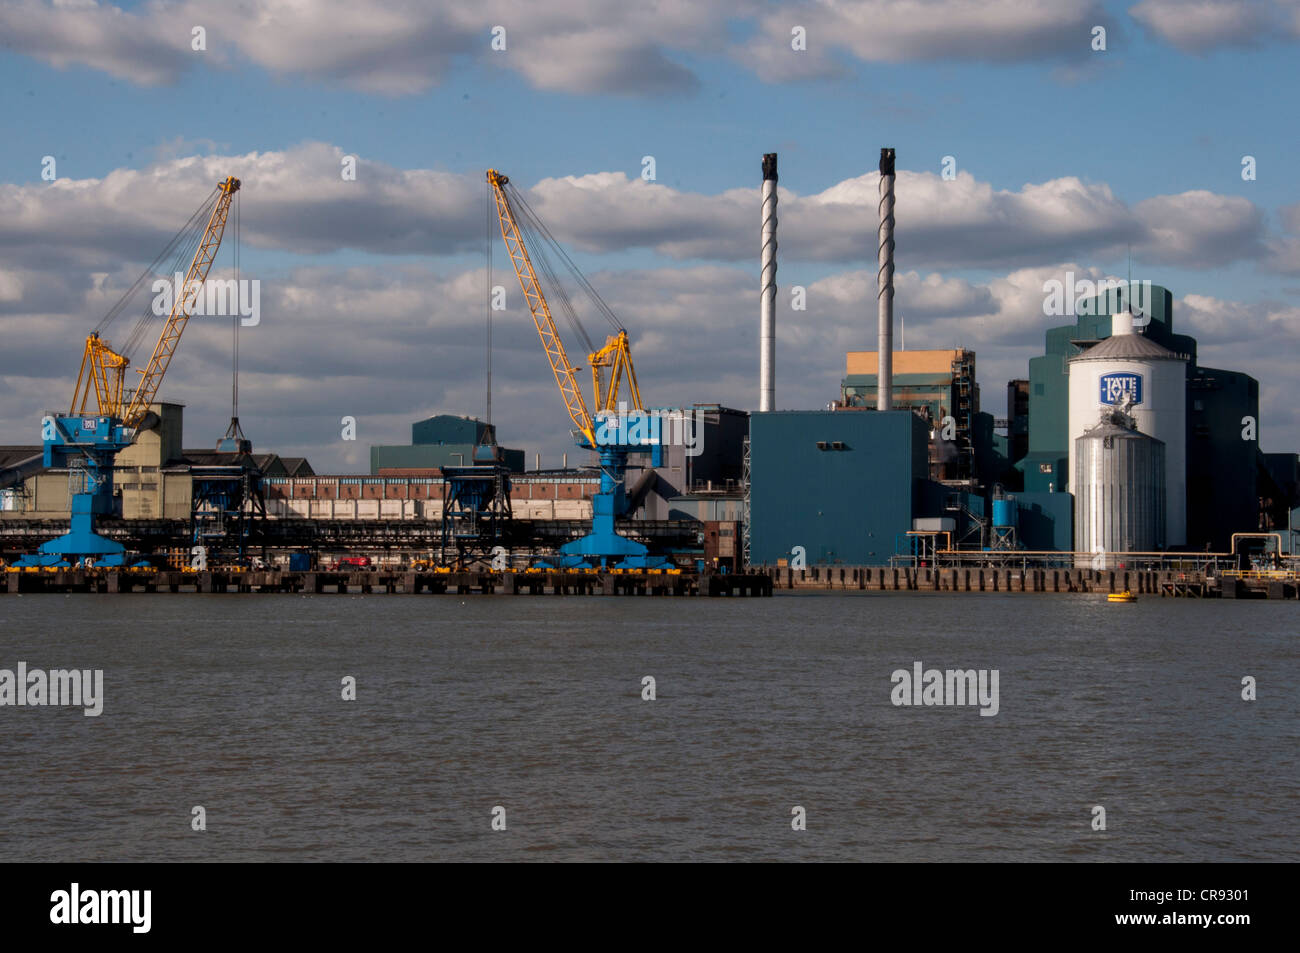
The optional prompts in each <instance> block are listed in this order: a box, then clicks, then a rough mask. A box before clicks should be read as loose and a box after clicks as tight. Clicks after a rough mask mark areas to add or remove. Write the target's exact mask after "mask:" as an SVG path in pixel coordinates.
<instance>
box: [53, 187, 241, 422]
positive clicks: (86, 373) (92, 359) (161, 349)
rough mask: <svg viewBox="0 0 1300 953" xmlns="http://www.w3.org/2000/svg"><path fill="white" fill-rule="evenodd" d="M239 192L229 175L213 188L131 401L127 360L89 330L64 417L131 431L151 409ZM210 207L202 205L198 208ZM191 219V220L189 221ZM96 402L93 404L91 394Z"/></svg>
mask: <svg viewBox="0 0 1300 953" xmlns="http://www.w3.org/2000/svg"><path fill="white" fill-rule="evenodd" d="M238 191H239V180H238V179H236V178H235V177H234V176H233V175H232V176H227V177H226V178H225V179H224V180H222V181H221V182H219V183H218V184H217V188H216V193H217V195H216V201H215V202H211V205H212V208H211V211H210V212H209V214H208V221H207V226H206V227H205V228H204V230H203V236H202V238H201V240H200V242H199V247H198V249H197V250H196V251H195V253H194V258H193V260H192V261H191V262H190V264H189V269H188V270H187V271H186V273H185V279H184V282H183V283H182V285H181V286H180V287H179V288H177V289H175V293H174V295H173V296H172V304H171V309H170V312H169V313H168V315H167V320H166V321H165V322H164V323H163V327H162V331H161V333H159V335H158V341H157V343H156V344H154V349H153V354H152V355H151V356H150V358H149V363H148V364H146V365H145V366H144V368H143V369H140V370H138V373H139V374H140V381H139V383H138V384H137V385H136V386H135V388H134V389H133V390H132V391H131V395H130V401H129V402H128V403H126V406H125V407H124V406H123V401H124V400H125V398H124V395H123V387H124V380H123V379H124V377H125V374H126V368H127V365H128V364H129V363H130V361H129V359H128V358H126V357H125V356H123V355H121V354H119V353H117V352H116V351H114V350H113V348H112V347H111V346H110V345H109V343H108V342H107V341H105V340H104V339H103V338H102V337H101V336H100V332H99V330H95V331H92V332H91V333H90V335H89V336H88V337H87V338H86V346H85V350H84V351H83V352H82V356H81V370H80V372H79V373H78V374H77V386H76V389H75V390H74V391H73V394H72V407H71V409H70V410H69V411H68V416H70V417H72V416H84V415H85V414H87V413H94V414H98V415H100V416H106V417H117V418H119V419H120V420H121V421H122V424H123V426H125V427H129V428H134V427H135V426H137V425H138V424H139V423H140V421H142V420H143V419H144V416H145V414H147V413H148V412H149V405H150V404H151V403H153V400H154V398H155V397H156V396H157V395H158V388H159V387H160V386H161V385H162V380H163V376H164V375H165V374H166V373H167V367H168V365H169V364H170V363H171V359H172V355H173V354H175V353H176V345H177V344H179V343H180V340H181V334H183V333H184V331H185V326H186V325H187V324H188V323H189V320H190V316H191V315H192V314H193V312H194V304H195V300H196V299H197V297H198V295H199V294H200V293H201V292H202V290H203V283H204V282H205V281H206V280H207V278H208V272H209V271H210V270H211V269H212V262H213V260H214V259H215V258H216V256H217V249H218V248H220V247H221V239H222V236H223V235H224V234H225V231H226V220H227V218H229V216H230V203H231V201H232V200H233V199H234V197H235V193H236V192H238ZM208 204H209V203H208V202H205V203H204V205H203V206H202V208H206V207H207V205H208ZM191 220H193V218H192V219H191ZM92 393H93V395H94V398H95V402H94V404H93V405H92V404H91V395H92Z"/></svg>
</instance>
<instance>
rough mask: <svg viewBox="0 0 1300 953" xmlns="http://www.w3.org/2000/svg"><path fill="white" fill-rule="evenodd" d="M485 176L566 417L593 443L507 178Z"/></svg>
mask: <svg viewBox="0 0 1300 953" xmlns="http://www.w3.org/2000/svg"><path fill="white" fill-rule="evenodd" d="M487 180H488V183H489V184H490V185H491V186H492V193H493V195H495V196H496V204H497V218H498V220H499V221H500V224H501V238H502V239H503V240H504V241H505V243H506V251H508V252H509V253H510V262H511V264H513V265H514V268H515V277H517V278H518V279H519V287H520V288H521V289H522V290H523V293H524V299H525V300H526V301H527V302H528V310H529V312H530V313H531V314H532V316H533V324H534V325H535V326H536V327H537V336H538V337H540V338H541V339H542V348H543V349H544V350H545V351H546V357H547V360H549V361H550V362H551V371H552V372H553V373H554V374H555V383H556V384H557V385H559V388H560V395H561V396H562V397H563V398H564V406H565V408H566V409H567V410H568V411H569V419H570V420H572V421H573V425H574V426H575V427H577V428H578V430H579V431H580V432H581V433H582V435H583V436H584V437H585V438H586V439H587V445H588V446H591V447H594V446H595V445H596V428H595V425H594V424H593V423H592V419H591V413H590V411H588V410H587V402H586V400H584V399H583V396H582V391H581V390H580V389H579V387H578V372H577V370H575V369H574V367H573V364H572V363H571V362H570V361H569V354H568V352H567V351H566V350H565V349H564V341H563V339H561V337H560V332H559V331H558V330H557V329H556V327H555V318H554V317H552V315H551V307H550V305H549V304H547V303H546V294H545V293H544V292H543V291H542V284H541V282H540V281H538V280H537V272H536V271H535V270H534V269H533V262H532V259H531V258H529V256H528V249H527V248H525V247H524V239H523V236H522V235H521V234H520V232H519V222H518V220H517V219H516V218H515V211H514V209H513V208H512V207H511V205H510V197H509V196H508V195H506V189H505V186H506V183H507V182H509V181H510V180H509V179H507V178H506V177H505V176H504V175H502V174H501V173H500V172H498V171H496V170H495V169H488V173H487Z"/></svg>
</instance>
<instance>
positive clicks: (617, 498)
mask: <svg viewBox="0 0 1300 953" xmlns="http://www.w3.org/2000/svg"><path fill="white" fill-rule="evenodd" d="M633 449H636V450H639V449H641V448H639V447H636V448H630V447H623V446H613V447H610V446H602V447H599V448H598V450H599V453H600V492H598V493H597V494H596V495H595V496H594V497H592V500H591V532H590V533H588V534H587V535H586V536H583V537H581V538H580V539H575V540H574V541H573V542H571V543H565V544H564V545H563V546H561V547H560V551H559V555H558V556H557V557H555V558H554V559H548V560H545V561H543V562H541V563H539V564H538V565H539V566H542V567H544V568H550V569H612V568H613V567H615V566H618V567H621V568H625V569H670V568H672V566H673V561H672V560H671V559H669V558H668V557H667V556H662V555H659V554H656V553H652V552H650V550H649V549H648V548H647V547H646V546H645V545H643V544H642V543H638V542H637V541H636V540H634V539H628V538H627V537H626V536H623V535H621V534H620V533H619V532H618V530H617V529H616V528H615V520H616V518H617V517H618V516H619V515H621V514H622V513H623V512H624V511H625V510H626V509H627V498H626V497H625V496H624V494H623V474H624V473H625V472H626V468H627V455H628V452H629V450H633Z"/></svg>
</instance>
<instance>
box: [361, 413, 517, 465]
mask: <svg viewBox="0 0 1300 953" xmlns="http://www.w3.org/2000/svg"><path fill="white" fill-rule="evenodd" d="M496 442H497V439H496V429H495V427H494V426H493V425H492V424H489V423H484V422H483V421H481V420H478V419H477V418H475V417H457V416H454V415H452V414H436V415H435V416H433V417H428V418H426V419H424V420H417V421H416V422H415V423H413V424H411V443H410V445H406V446H403V445H389V446H377V447H371V448H370V473H371V475H372V476H378V475H379V474H380V473H381V472H384V471H393V470H433V469H437V470H441V469H443V468H445V467H460V466H473V465H474V463H475V462H476V458H475V454H474V451H475V448H491V450H493V451H495V452H496V453H498V454H499V457H498V459H499V460H500V461H501V462H502V463H504V464H505V465H506V466H508V467H509V468H510V469H511V471H512V472H515V473H522V472H523V471H524V451H522V450H510V449H507V448H505V447H497V446H496ZM477 462H480V463H482V462H489V461H488V460H487V459H486V458H485V457H484V454H483V450H482V449H480V452H479V458H478V460H477Z"/></svg>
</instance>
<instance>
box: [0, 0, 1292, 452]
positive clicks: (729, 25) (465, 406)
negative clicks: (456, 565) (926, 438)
mask: <svg viewBox="0 0 1300 953" xmlns="http://www.w3.org/2000/svg"><path fill="white" fill-rule="evenodd" d="M1298 44H1300V0H1278V2H1254V0H1239V2H1231V3H1230V2H1221V0H1191V2H1184V0H1141V2H1138V3H1099V2H1088V0H1082V2H1078V0H987V2H982V3H970V2H955V0H862V2H829V0H823V2H807V3H767V2H755V0H725V2H722V0H666V2H648V0H647V2H639V3H628V2H626V0H547V2H536V3H528V4H523V3H519V2H517V0H479V2H476V3H473V4H469V3H463V2H461V3H457V2H448V0H312V2H306V0H243V2H240V0H235V2H230V0H223V2H218V0H169V2H165V3H164V2H158V0H144V2H134V3H132V2H123V3H119V4H116V5H114V4H111V3H96V2H93V0H58V2H49V0H0V114H2V115H3V120H2V121H3V123H4V133H5V134H4V135H3V136H0V444H37V443H39V431H40V418H41V415H42V414H43V413H44V412H46V411H48V410H58V411H63V410H65V409H66V406H67V404H68V403H69V401H70V399H71V395H72V392H73V387H74V383H75V379H76V374H77V371H78V368H79V365H80V357H81V352H82V348H83V342H84V338H85V335H86V333H87V332H89V331H90V330H91V329H92V328H93V327H95V326H96V325H97V324H98V323H99V322H100V319H101V318H102V317H103V316H104V315H105V313H106V312H108V310H109V309H110V308H111V307H112V305H113V304H114V302H116V301H117V299H118V298H119V297H120V295H121V294H122V292H123V291H124V290H125V289H126V288H128V287H129V286H130V285H131V284H132V282H133V281H134V280H135V279H136V278H137V277H138V276H139V274H140V273H141V271H142V269H144V268H145V266H146V265H147V264H148V263H149V262H150V261H151V260H152V259H153V258H154V256H155V255H156V254H157V253H158V252H159V251H160V250H161V249H162V248H163V246H164V245H165V244H166V242H167V241H168V239H169V238H170V237H171V236H172V235H173V233H175V232H176V230H177V229H178V228H180V226H181V225H182V224H183V223H184V222H185V220H186V219H187V218H188V217H189V215H190V214H191V213H192V212H193V211H194V210H195V209H196V208H198V207H199V206H200V204H201V203H202V202H203V200H204V198H205V197H206V196H207V195H208V193H209V192H210V190H211V189H212V187H213V186H214V185H215V184H216V183H217V181H218V180H220V179H222V178H224V177H225V176H227V175H234V176H236V177H238V178H239V179H240V180H241V182H242V188H241V190H240V193H239V196H238V209H239V220H240V229H239V242H238V246H239V262H240V277H241V278H245V279H249V280H257V281H258V282H259V288H260V315H259V322H258V323H257V324H256V325H255V326H251V327H245V328H243V329H241V331H240V384H239V393H240V399H239V416H240V420H241V423H242V425H243V429H244V431H245V433H246V434H247V435H248V437H249V438H250V439H251V440H252V441H253V444H254V447H255V449H257V450H260V451H275V452H278V453H280V454H282V455H286V456H290V455H291V456H306V457H307V458H308V459H309V460H310V461H311V463H312V465H313V467H314V468H315V469H316V471H317V472H318V473H340V472H364V471H365V470H367V469H368V465H369V447H370V446H371V445H373V444H389V443H407V442H409V439H410V424H411V423H412V422H414V421H416V420H419V419H422V418H424V417H427V416H429V415H431V414H436V413H449V414H467V415H474V416H479V417H482V416H484V414H485V412H486V394H487V385H486V366H487V347H486V340H487V334H486V327H487V300H488V294H487V289H488V287H489V286H490V285H501V286H503V287H504V288H505V289H506V298H505V303H506V308H505V310H504V311H502V312H498V313H496V314H494V315H493V321H492V327H493V331H492V342H493V343H492V368H493V372H492V385H493V386H492V419H493V422H494V423H495V424H496V425H497V428H498V434H499V438H500V441H501V443H502V444H504V445H505V446H509V447H520V448H523V449H524V450H526V452H527V454H528V460H529V465H530V467H531V466H532V464H533V460H534V454H540V455H541V461H542V465H543V466H555V465H558V464H559V462H560V458H561V454H563V453H571V454H572V451H573V445H572V440H571V437H570V435H569V432H570V430H571V429H572V424H571V422H570V421H569V420H568V417H567V415H566V412H565V409H564V404H563V401H562V399H561V396H560V394H559V392H558V390H557V388H556V386H555V382H554V380H553V378H552V375H551V372H550V370H549V367H548V366H547V363H546V357H545V354H544V352H543V351H542V348H541V346H540V344H539V341H538V338H537V334H536V332H535V330H534V329H533V326H532V322H531V321H530V319H529V314H528V311H527V308H526V305H525V302H524V300H523V297H522V295H521V294H520V291H519V287H518V284H517V282H516V280H515V277H514V274H513V272H512V271H511V270H510V266H509V262H508V259H507V257H506V255H505V249H504V247H503V245H502V244H501V239H500V234H499V232H494V231H493V229H495V227H496V226H495V222H494V221H493V220H492V219H491V218H490V217H489V212H490V209H489V206H488V201H489V195H488V192H487V187H486V185H485V182H484V172H485V170H486V169H488V168H496V169H498V170H500V171H502V172H503V173H505V174H506V175H508V176H509V177H510V179H511V181H512V182H513V183H514V185H515V186H516V187H517V188H518V189H519V190H520V191H521V193H522V194H524V195H525V196H526V197H527V199H528V202H529V203H530V204H531V206H532V207H533V208H534V209H535V210H536V212H537V213H538V215H539V217H540V218H541V220H542V221H543V222H544V223H545V224H546V225H547V227H548V228H549V229H550V231H551V232H552V233H553V234H554V236H555V238H556V239H557V240H558V241H559V242H560V243H561V244H562V245H563V247H565V248H566V249H567V250H568V251H569V253H570V254H571V255H572V257H573V259H574V260H575V261H576V262H577V264H578V265H579V266H580V267H581V269H582V270H583V272H584V273H585V274H586V275H587V277H588V278H589V279H590V280H591V282H592V284H593V285H594V286H595V287H596V288H597V289H598V290H599V292H600V294H601V296H602V297H603V298H604V299H605V300H606V301H607V302H608V303H609V305H610V306H611V307H612V308H613V310H614V311H615V312H616V313H617V315H618V316H619V319H620V321H621V323H622V324H623V326H624V327H626V328H627V330H628V333H629V335H630V337H631V341H632V353H633V356H634V359H635V364H636V369H637V375H638V379H639V382H640V387H641V393H642V396H643V398H644V399H645V402H646V404H647V405H648V406H682V405H689V404H691V403H695V402H703V403H720V404H724V405H726V406H731V407H738V408H742V409H757V404H758V319H759V318H758V314H759V260H758V255H759V248H760V232H759V227H760V207H759V188H760V185H761V158H762V155H763V153H766V152H776V153H777V154H778V156H779V171H780V190H779V204H778V219H779V226H778V233H777V239H778V244H779V251H778V255H779V270H778V275H777V280H778V284H779V291H778V295H777V323H778V330H777V354H776V375H777V380H776V404H777V406H778V408H781V409H819V408H823V407H825V406H826V405H827V404H828V403H829V402H830V401H832V400H834V399H836V398H837V397H838V396H839V382H840V379H841V377H842V376H843V373H844V353H845V351H848V350H870V349H874V347H875V333H876V305H875V286H874V284H875V270H876V266H875V255H876V227H877V218H876V203H877V188H878V173H877V171H876V170H877V165H878V160H879V153H880V148H881V147H882V146H890V147H893V148H895V149H896V150H897V167H898V177H897V208H896V220H897V225H896V234H895V239H896V246H897V250H896V267H897V279H896V282H897V289H896V297H895V316H896V320H897V321H898V323H899V327H898V328H897V329H896V332H895V342H896V344H899V343H901V344H902V345H904V346H905V347H906V348H908V349H917V348H950V347H957V346H964V347H968V348H971V349H973V350H975V351H976V353H977V370H978V378H979V382H980V385H981V391H982V398H983V408H982V409H984V410H986V411H989V412H991V413H993V414H994V415H996V416H1002V415H1003V414H1004V412H1005V384H1006V381H1007V380H1008V379H1011V378H1016V377H1024V376H1026V375H1027V362H1028V360H1029V358H1031V357H1033V356H1035V355H1036V354H1040V353H1042V351H1043V335H1044V332H1045V331H1046V330H1047V329H1048V328H1049V327H1052V326H1055V325H1058V324H1061V323H1066V322H1065V321H1063V320H1062V319H1060V318H1054V317H1049V316H1047V315H1045V314H1044V311H1043V304H1044V300H1045V299H1046V297H1047V296H1046V294H1045V289H1044V283H1045V282H1047V281H1049V280H1052V279H1058V280H1063V279H1064V276H1065V274H1066V273H1067V272H1071V271H1072V272H1074V273H1075V275H1076V276H1077V277H1090V278H1100V277H1105V276H1118V277H1125V276H1127V275H1128V274H1129V273H1130V270H1131V274H1132V276H1133V278H1134V279H1137V280H1150V281H1152V282H1154V283H1155V284H1159V285H1163V286H1165V287H1167V288H1169V289H1170V290H1171V291H1172V292H1173V294H1174V296H1175V303H1174V327H1175V330H1177V331H1179V332H1181V333H1189V334H1192V335H1193V336H1195V337H1196V338H1197V339H1198V342H1199V359H1200V362H1201V363H1202V364H1204V365H1208V366H1212V367H1221V368H1228V369H1232V370H1238V371H1244V372H1246V373H1249V374H1251V375H1253V376H1254V377H1256V378H1257V379H1258V380H1259V381H1260V385H1261V386H1260V405H1261V412H1260V421H1259V424H1260V439H1261V446H1262V447H1263V449H1265V450H1269V451H1284V450H1285V451H1295V450H1297V449H1300V410H1298V409H1297V404H1298V403H1300V401H1298V400H1297V398H1298V397H1300V388H1298V387H1297V384H1296V379H1295V373H1294V367H1295V358H1296V355H1297V353H1298V348H1297V345H1298V344H1300V182H1298V180H1297V176H1296V174H1295V172H1294V171H1293V160H1294V153H1295V144H1296V142H1297V141H1300V136H1298V135H1297V116H1296V111H1295V107H1294V102H1295V100H1296V94H1297V92H1298V91H1300V82H1298V81H1297V80H1298V78H1300V77H1298V75H1297V74H1298V73H1300V57H1298V56H1297V52H1298V51H1297V45H1298ZM500 47H504V48H500ZM796 47H802V48H796ZM1103 47H1104V48H1103ZM348 157H354V158H355V177H354V178H347V177H345V174H344V168H345V165H346V160H347V158H348ZM51 160H52V161H51ZM647 160H652V162H648V161H647ZM651 165H652V167H653V176H652V177H651V176H650V175H649V172H650V171H651V169H650V167H651ZM489 241H493V242H494V247H492V249H491V250H492V255H491V262H492V273H491V276H490V277H489V275H488V274H487V271H486V269H487V265H488V260H489V259H488V254H487V252H488V246H487V244H486V243H487V242H489ZM235 245H236V242H235V241H234V238H233V232H228V233H227V236H226V240H225V242H224V243H223V246H222V248H221V250H220V252H219V254H218V257H217V260H216V265H215V267H214V276H228V275H229V274H230V273H231V272H230V269H231V267H232V265H233V261H234V258H233V255H234V250H235ZM796 288H802V289H804V296H805V301H806V310H802V311H796V310H792V307H791V305H792V301H793V297H792V292H793V290H794V289H796ZM140 304H141V306H145V305H147V304H148V299H147V298H142V299H141V301H140ZM584 320H585V323H586V324H587V327H588V329H589V330H591V331H592V332H593V334H594V333H595V332H597V331H602V330H604V329H605V326H604V324H603V321H601V320H600V319H599V318H598V317H597V316H595V315H593V314H588V315H584ZM116 328H117V325H114V326H113V329H114V330H115V329H116ZM128 328H129V324H125V323H124V325H123V327H122V330H121V332H120V333H121V334H122V335H123V336H124V335H125V332H126V330H127V329H128ZM562 330H563V325H562ZM106 336H107V337H108V339H109V340H110V342H112V341H113V340H114V338H113V334H112V333H108V334H107V335H106ZM231 336H232V335H231V320H230V319H229V318H221V317H196V318H195V319H194V320H192V321H191V322H190V324H189V326H188V328H187V329H186V332H185V335H184V338H183V340H182V342H181V344H180V346H179V348H178V350H177V353H176V357H175V359H174V360H173V362H172V364H171V367H170V370H169V372H168V374H167V377H166V379H165V380H164V382H163V385H162V389H161V392H160V397H161V398H162V399H167V400H175V401H180V402H183V403H184V404H185V405H186V411H185V414H186V420H185V444H186V446H187V447H192V448H206V447H211V446H213V445H215V442H216V440H217V438H218V437H220V436H221V435H222V434H223V433H224V432H225V429H226V425H227V423H228V421H229V419H230V416H231V386H230V385H231ZM568 343H569V346H570V350H571V351H572V352H573V359H574V363H577V364H581V363H584V362H585V354H580V353H578V351H579V348H578V347H577V346H576V343H575V341H574V340H573V339H571V338H570V339H569V341H568ZM146 350H147V349H146ZM131 357H132V358H133V361H132V364H133V366H137V367H138V366H143V364H144V363H145V362H146V361H147V359H148V353H147V352H146V353H143V354H140V353H135V354H132V355H131ZM584 379H585V377H584ZM345 418H353V419H354V420H355V422H356V423H355V428H349V427H347V426H345ZM353 434H354V435H355V439H345V438H346V437H347V436H350V435H353ZM574 459H576V458H574Z"/></svg>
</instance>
